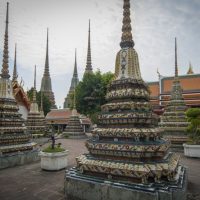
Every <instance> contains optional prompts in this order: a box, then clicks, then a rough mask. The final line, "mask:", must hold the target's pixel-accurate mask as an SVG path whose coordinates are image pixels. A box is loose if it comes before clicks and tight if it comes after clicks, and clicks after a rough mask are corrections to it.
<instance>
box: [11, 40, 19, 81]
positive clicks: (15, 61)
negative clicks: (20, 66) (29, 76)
mask: <svg viewBox="0 0 200 200" xmlns="http://www.w3.org/2000/svg"><path fill="white" fill-rule="evenodd" d="M17 78H18V74H17V44H15V58H14V67H13V78H12V81H13V82H15V81H17Z"/></svg>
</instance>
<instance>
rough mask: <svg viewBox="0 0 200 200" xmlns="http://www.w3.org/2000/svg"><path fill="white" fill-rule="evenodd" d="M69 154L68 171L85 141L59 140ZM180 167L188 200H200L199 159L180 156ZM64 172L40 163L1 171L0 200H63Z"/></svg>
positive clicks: (82, 148) (84, 150)
mask: <svg viewBox="0 0 200 200" xmlns="http://www.w3.org/2000/svg"><path fill="white" fill-rule="evenodd" d="M57 142H61V143H62V146H63V147H64V148H66V149H68V150H69V156H68V165H69V166H68V167H67V168H70V167H72V166H74V165H75V157H77V156H78V155H80V154H82V153H84V152H87V150H86V148H85V145H84V143H85V140H84V139H82V140H72V139H59V140H58V141H57ZM181 163H182V164H184V165H186V166H188V172H189V173H188V176H189V178H188V179H189V180H188V192H189V193H193V194H194V195H190V196H189V198H188V199H194V198H195V199H196V200H197V199H200V195H198V194H200V159H194V158H186V157H184V156H183V155H181ZM64 174H65V170H61V171H58V172H47V171H43V170H41V169H40V162H37V163H33V164H29V165H24V166H17V167H14V168H9V169H4V170H1V171H0V200H13V199H15V200H64V190H63V186H64Z"/></svg>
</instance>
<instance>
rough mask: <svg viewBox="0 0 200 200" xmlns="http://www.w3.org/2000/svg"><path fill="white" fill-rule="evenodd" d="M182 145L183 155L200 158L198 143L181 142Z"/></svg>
mask: <svg viewBox="0 0 200 200" xmlns="http://www.w3.org/2000/svg"><path fill="white" fill-rule="evenodd" d="M183 147H184V155H185V156H188V157H195V158H200V145H189V144H183Z"/></svg>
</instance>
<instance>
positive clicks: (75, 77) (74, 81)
mask: <svg viewBox="0 0 200 200" xmlns="http://www.w3.org/2000/svg"><path fill="white" fill-rule="evenodd" d="M78 83H79V79H78V71H77V58H76V50H75V62H74V73H73V77H72V80H71V85H70V89H69V92H68V94H67V97H66V98H65V102H64V105H63V107H64V108H70V107H71V106H73V101H72V100H71V95H72V94H73V93H74V91H75V88H76V86H77V85H78Z"/></svg>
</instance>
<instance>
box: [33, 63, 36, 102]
mask: <svg viewBox="0 0 200 200" xmlns="http://www.w3.org/2000/svg"><path fill="white" fill-rule="evenodd" d="M33 102H34V103H35V102H36V65H35V70H34V87H33Z"/></svg>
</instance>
